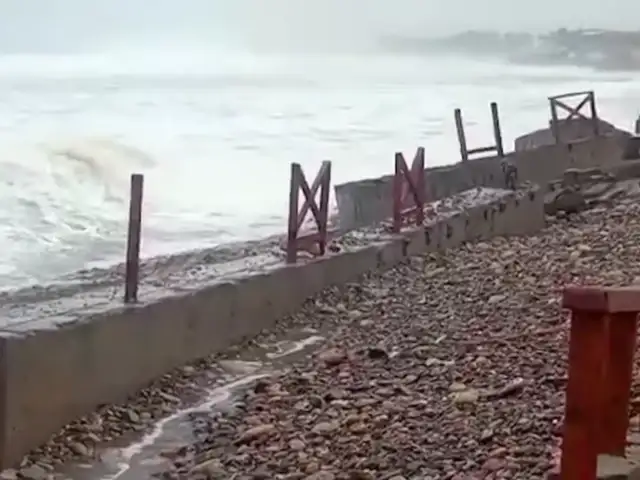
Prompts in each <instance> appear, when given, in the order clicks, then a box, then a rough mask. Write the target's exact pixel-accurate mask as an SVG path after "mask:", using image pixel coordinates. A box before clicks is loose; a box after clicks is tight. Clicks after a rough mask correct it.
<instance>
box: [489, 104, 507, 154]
mask: <svg viewBox="0 0 640 480" xmlns="http://www.w3.org/2000/svg"><path fill="white" fill-rule="evenodd" d="M491 120H492V122H493V138H494V139H495V142H496V152H497V153H498V156H499V157H504V144H503V142H502V128H501V127H500V114H499V113H498V104H497V103H496V102H491Z"/></svg>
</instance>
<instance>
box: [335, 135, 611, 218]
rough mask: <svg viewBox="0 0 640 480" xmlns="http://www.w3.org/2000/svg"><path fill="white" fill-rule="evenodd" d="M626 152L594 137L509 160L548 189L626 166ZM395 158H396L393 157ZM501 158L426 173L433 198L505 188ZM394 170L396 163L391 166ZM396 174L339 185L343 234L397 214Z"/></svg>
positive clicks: (522, 176)
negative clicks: (581, 172) (585, 172)
mask: <svg viewBox="0 0 640 480" xmlns="http://www.w3.org/2000/svg"><path fill="white" fill-rule="evenodd" d="M622 153H623V147H622V146H621V145H620V143H619V141H618V139H617V138H616V137H612V136H601V137H594V138H590V139H587V140H582V141H577V142H575V143H571V144H562V145H547V146H543V147H541V148H538V149H534V150H525V151H520V152H511V153H509V154H507V155H506V161H508V162H510V163H512V164H513V165H514V166H515V167H516V168H517V170H518V176H519V180H520V181H530V182H533V183H537V184H539V185H546V184H547V183H548V182H549V181H551V180H554V179H556V178H559V177H561V176H562V174H563V172H564V171H565V170H566V169H568V168H594V167H605V166H609V165H614V164H617V163H620V162H622ZM390 158H391V157H390ZM501 161H502V159H501V158H499V157H486V158H479V159H475V160H471V161H469V162H466V163H464V164H463V163H458V164H455V165H450V166H446V167H436V168H428V169H426V170H425V179H426V181H425V188H426V191H427V195H428V198H430V199H431V200H438V199H440V198H444V197H448V196H451V195H455V194H456V193H459V192H462V191H464V190H467V189H469V188H472V187H474V186H483V187H494V188H504V187H505V181H504V175H503V173H502V166H501ZM389 166H390V168H389V170H391V166H392V162H391V160H390V161H389ZM392 180H393V177H392V176H391V175H387V176H384V177H380V178H375V179H368V180H361V181H357V182H349V183H344V184H341V185H336V187H335V193H336V200H337V203H338V210H339V224H340V227H341V228H342V229H346V230H349V229H351V228H359V227H362V226H364V225H371V224H372V223H376V222H379V221H381V220H383V219H385V218H389V217H390V216H391V214H392V212H391V208H392V202H391V198H392V194H391V192H392Z"/></svg>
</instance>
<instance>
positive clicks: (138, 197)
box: [124, 173, 144, 303]
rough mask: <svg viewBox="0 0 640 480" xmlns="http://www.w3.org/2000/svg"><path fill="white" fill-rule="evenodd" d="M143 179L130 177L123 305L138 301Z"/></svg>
mask: <svg viewBox="0 0 640 480" xmlns="http://www.w3.org/2000/svg"><path fill="white" fill-rule="evenodd" d="M143 184H144V177H143V176H142V175H141V174H139V173H134V174H132V175H131V196H130V198H129V226H128V229H127V258H126V265H125V284H124V303H133V302H137V301H138V283H139V275H140V233H141V230H142V190H143Z"/></svg>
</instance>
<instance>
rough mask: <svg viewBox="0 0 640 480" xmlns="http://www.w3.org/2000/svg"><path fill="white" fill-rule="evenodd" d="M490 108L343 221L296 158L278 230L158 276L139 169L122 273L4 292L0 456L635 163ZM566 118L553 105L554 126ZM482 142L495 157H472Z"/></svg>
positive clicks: (541, 213) (343, 212)
mask: <svg viewBox="0 0 640 480" xmlns="http://www.w3.org/2000/svg"><path fill="white" fill-rule="evenodd" d="M584 95H587V96H589V98H591V99H592V100H593V104H594V105H595V96H594V94H593V92H586V93H585V94H579V95H577V97H579V98H582V97H584ZM551 105H552V109H553V108H554V107H553V105H554V102H553V99H552V100H551ZM491 112H492V116H493V124H494V129H495V138H494V140H495V141H496V144H495V145H494V146H492V147H490V148H489V147H486V148H485V147H482V148H480V149H476V150H475V151H474V150H473V149H472V150H469V149H468V147H467V145H466V142H463V141H462V140H463V139H464V128H463V122H462V114H461V112H458V113H456V114H455V118H456V125H457V127H458V138H459V139H460V148H461V161H460V162H458V163H456V164H454V165H450V166H446V167H437V168H426V169H425V165H424V163H425V156H426V155H427V150H426V149H425V148H418V150H417V154H416V156H415V158H414V160H413V162H412V164H411V165H409V164H408V163H407V161H406V159H405V157H404V155H403V154H401V153H396V155H395V158H394V161H393V162H390V170H392V172H393V173H392V174H390V175H388V176H385V177H381V178H378V179H370V180H362V181H358V182H349V183H346V184H342V185H336V186H335V194H336V200H337V204H338V216H337V221H336V222H332V221H331V220H330V219H329V214H328V212H329V208H328V207H329V195H330V185H331V163H330V162H325V163H324V164H323V165H322V167H321V169H320V172H319V174H318V175H317V176H316V178H315V179H314V181H312V182H311V183H309V182H308V180H307V178H306V177H305V175H304V173H303V172H302V169H301V167H300V166H299V165H297V164H293V165H292V167H291V189H290V209H289V224H288V230H287V233H286V235H285V236H284V237H283V238H277V239H268V240H265V241H264V242H254V247H255V248H254V249H253V250H252V252H253V253H252V254H251V255H250V256H248V257H245V256H242V255H236V256H233V255H226V256H223V257H224V258H222V259H220V260H217V261H212V260H210V259H207V258H205V257H202V256H201V257H197V256H196V257H195V260H193V261H191V262H190V263H189V262H188V263H187V264H186V265H185V268H184V269H182V270H180V271H179V272H172V274H171V275H170V276H166V277H163V278H157V277H156V278H153V277H152V276H150V277H149V278H144V279H141V273H142V274H143V276H144V272H145V268H146V267H145V265H144V264H141V262H140V260H139V245H140V235H141V232H142V228H141V220H142V219H141V212H142V208H141V205H142V186H143V179H142V176H141V175H139V174H134V175H133V176H132V200H131V209H130V226H129V237H128V244H127V245H128V247H127V258H126V262H125V268H124V275H121V274H118V275H113V276H111V277H110V278H109V280H108V281H106V282H100V281H95V282H94V283H91V280H92V279H91V277H90V276H89V277H88V278H87V280H88V282H85V284H83V285H82V286H77V285H76V286H68V287H65V288H62V289H58V290H54V289H44V288H43V289H32V290H30V291H22V292H18V293H17V294H16V295H15V296H10V295H7V296H5V297H4V298H3V299H2V300H1V301H2V305H1V307H0V308H2V314H3V316H4V318H5V320H6V321H5V324H4V326H3V327H2V329H1V331H0V468H6V467H10V466H14V465H16V464H17V463H19V462H20V460H21V458H22V457H23V455H25V454H26V453H27V452H29V451H30V450H31V449H33V448H35V447H37V446H38V445H40V444H42V443H44V442H45V441H47V439H48V438H49V436H50V435H52V434H53V433H55V432H56V431H58V430H59V429H60V428H61V427H63V426H64V425H65V424H67V423H68V422H70V421H72V420H74V419H76V418H78V417H80V416H82V415H84V414H87V413H89V412H90V411H92V410H93V409H95V408H96V407H97V406H98V405H101V404H105V403H110V402H116V401H119V400H122V399H123V398H125V397H126V396H127V395H128V394H130V393H132V392H134V391H136V390H137V389H140V388H142V387H144V386H145V385H146V384H148V382H150V381H151V380H152V379H154V378H156V377H159V376H161V375H163V374H164V373H165V372H167V371H169V370H171V369H172V368H175V367H177V366H180V365H183V364H185V363H187V362H189V361H192V360H196V359H198V358H203V357H206V356H207V355H209V354H211V353H213V352H215V351H219V350H222V349H224V348H227V347H228V346H229V345H232V344H234V343H237V342H240V341H242V340H243V339H245V338H247V337H251V336H253V335H256V334H257V333H259V332H260V331H262V330H263V329H265V328H269V327H270V326H272V325H273V324H274V323H275V322H276V320H277V319H278V318H280V317H282V316H284V315H286V314H289V313H292V312H294V311H295V310H296V309H297V308H299V307H300V306H301V305H302V304H303V302H305V301H306V300H307V299H309V298H311V297H313V296H314V295H315V294H317V293H319V292H321V291H322V290H324V289H326V288H328V287H337V286H341V285H344V284H346V283H349V282H354V281H357V280H358V278H359V277H360V276H362V275H363V274H366V273H368V272H372V271H375V270H381V269H388V268H392V267H393V266H395V265H397V264H399V263H401V262H403V261H405V260H406V259H407V258H408V257H409V256H412V255H419V254H422V253H425V252H435V251H440V250H443V249H447V248H451V247H455V246H458V245H461V244H463V243H465V242H471V241H476V240H482V239H488V238H491V237H494V236H509V235H528V234H533V233H535V232H537V231H539V230H540V229H542V228H543V227H544V226H545V202H546V199H547V197H548V194H549V192H548V185H549V183H550V182H554V181H555V180H557V179H559V178H562V177H563V175H564V174H565V172H566V171H567V170H571V169H574V170H575V169H593V168H600V169H616V168H618V170H620V171H621V167H622V166H623V165H629V163H625V160H623V158H624V150H625V145H623V144H622V143H621V142H620V139H619V137H617V136H615V135H610V134H607V133H606V132H601V131H599V130H598V129H593V130H591V131H590V132H589V133H588V135H587V136H585V137H581V138H569V136H563V135H556V136H555V140H556V141H555V142H554V143H552V144H545V145H541V146H537V147H535V148H533V147H532V148H529V149H524V150H520V151H518V150H515V151H510V152H507V151H505V149H504V147H503V146H502V143H501V142H502V140H501V139H502V137H501V135H500V131H499V129H500V122H499V121H498V106H497V105H494V106H492V107H491ZM593 113H594V115H595V109H594V112H593ZM585 115H586V114H585ZM571 120H572V119H568V120H567V119H564V120H561V119H559V118H555V117H554V116H552V127H553V131H554V132H560V131H561V130H562V129H563V128H564V127H566V126H568V125H570V124H571ZM593 121H594V122H597V117H596V118H595V119H593ZM474 153H475V154H483V153H494V155H492V156H482V157H480V158H475V159H470V158H469V157H470V155H471V154H474ZM637 170H638V169H636V170H633V169H624V171H625V172H627V174H629V172H630V171H631V172H635V171H637ZM514 179H517V182H514V181H513V180H514ZM300 193H302V197H303V201H302V202H301V203H300V202H299V199H300ZM309 214H310V216H311V217H312V220H313V224H312V225H311V226H308V224H307V223H305V218H306V217H307V216H309ZM123 279H124V281H123ZM113 285H116V286H118V288H119V289H122V287H123V286H124V291H125V296H124V301H123V297H122V296H121V295H118V296H117V297H114V296H113V295H112V292H113V289H112V288H111V287H113ZM567 478H569V477H567ZM572 478H577V477H572ZM583 478H586V477H583Z"/></svg>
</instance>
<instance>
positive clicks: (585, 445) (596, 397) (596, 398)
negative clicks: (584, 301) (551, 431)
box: [561, 311, 606, 480]
mask: <svg viewBox="0 0 640 480" xmlns="http://www.w3.org/2000/svg"><path fill="white" fill-rule="evenodd" d="M604 327H605V322H604V321H603V317H602V314H601V313H600V312H596V313H594V312H585V311H573V312H572V316H571V343H570V345H569V380H568V383H567V397H566V407H565V408H566V411H565V425H564V437H563V441H562V461H561V478H562V480H595V478H596V469H597V455H598V453H599V452H598V442H599V435H600V432H601V430H600V429H601V420H600V415H601V411H602V403H603V400H602V399H603V381H602V380H603V378H602V377H603V375H604V366H605V358H606V349H605V342H604V341H603V337H604V334H605V328H604Z"/></svg>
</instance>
